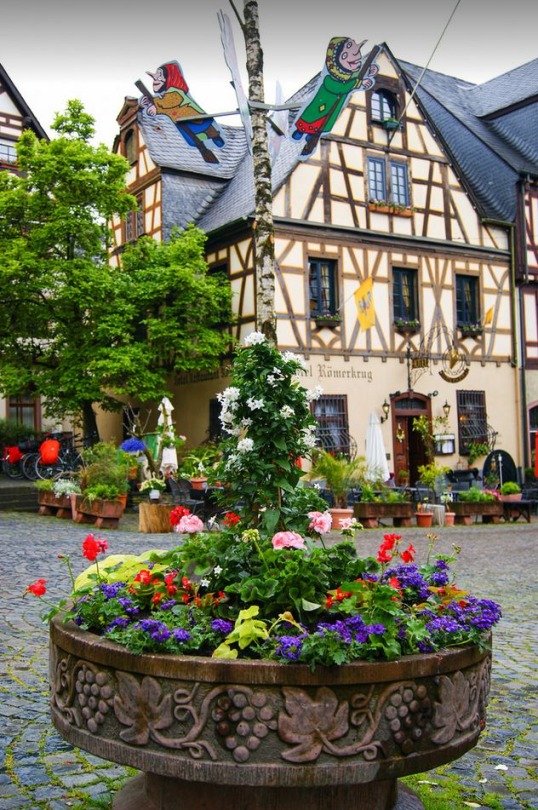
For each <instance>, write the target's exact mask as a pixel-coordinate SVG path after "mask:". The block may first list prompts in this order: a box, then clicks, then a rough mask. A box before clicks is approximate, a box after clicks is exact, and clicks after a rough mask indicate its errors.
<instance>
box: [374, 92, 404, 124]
mask: <svg viewBox="0 0 538 810" xmlns="http://www.w3.org/2000/svg"><path fill="white" fill-rule="evenodd" d="M371 105H372V107H371V109H372V121H376V122H383V121H386V120H387V119H388V118H397V110H398V104H397V100H396V96H395V95H394V93H391V92H390V90H385V89H380V90H374V91H373V93H372V101H371Z"/></svg>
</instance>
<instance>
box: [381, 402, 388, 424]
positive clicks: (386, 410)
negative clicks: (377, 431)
mask: <svg viewBox="0 0 538 810" xmlns="http://www.w3.org/2000/svg"><path fill="white" fill-rule="evenodd" d="M381 408H382V410H383V413H384V414H385V415H384V416H382V417H381V418H380V422H381V424H383V422H386V421H387V419H388V418H389V411H390V405H389V403H388V402H387V400H386V399H385V401H384V403H383V405H382V406H381Z"/></svg>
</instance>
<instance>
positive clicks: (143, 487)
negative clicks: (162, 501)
mask: <svg viewBox="0 0 538 810" xmlns="http://www.w3.org/2000/svg"><path fill="white" fill-rule="evenodd" d="M152 489H156V490H157V491H158V492H164V491H165V490H166V481H165V480H164V478H155V477H152V478H146V480H145V481H142V483H141V484H140V492H151V490H152Z"/></svg>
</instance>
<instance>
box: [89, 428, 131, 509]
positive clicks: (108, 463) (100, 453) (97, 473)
mask: <svg viewBox="0 0 538 810" xmlns="http://www.w3.org/2000/svg"><path fill="white" fill-rule="evenodd" d="M82 456H83V459H84V461H85V463H86V466H85V467H83V468H82V470H81V471H80V473H79V477H80V482H81V487H82V489H83V492H84V496H85V497H88V496H89V497H90V498H104V499H106V500H114V498H117V496H118V495H122V494H125V493H126V492H127V491H128V489H129V483H128V480H127V476H128V471H129V465H130V464H131V458H130V456H129V454H128V453H124V452H123V451H122V450H118V448H117V447H116V446H115V444H113V443H112V442H97V444H94V445H93V447H89V448H87V449H86V450H84V452H83V454H82Z"/></svg>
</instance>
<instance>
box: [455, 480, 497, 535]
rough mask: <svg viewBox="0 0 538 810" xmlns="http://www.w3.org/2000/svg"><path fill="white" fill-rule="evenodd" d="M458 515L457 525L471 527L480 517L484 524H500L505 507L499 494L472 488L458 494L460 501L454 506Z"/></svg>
mask: <svg viewBox="0 0 538 810" xmlns="http://www.w3.org/2000/svg"><path fill="white" fill-rule="evenodd" d="M452 509H453V511H454V512H455V514H456V520H455V522H456V524H459V525H466V526H468V525H470V524H471V523H472V522H473V519H474V520H477V519H478V518H479V517H481V518H482V522H483V523H498V522H499V520H500V518H501V517H502V514H503V506H502V503H501V502H500V501H499V498H498V495H497V493H494V492H489V491H487V490H481V489H478V488H477V487H471V488H470V489H468V490H464V491H463V492H458V500H457V501H454V503H453V504H452Z"/></svg>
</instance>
